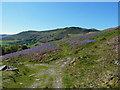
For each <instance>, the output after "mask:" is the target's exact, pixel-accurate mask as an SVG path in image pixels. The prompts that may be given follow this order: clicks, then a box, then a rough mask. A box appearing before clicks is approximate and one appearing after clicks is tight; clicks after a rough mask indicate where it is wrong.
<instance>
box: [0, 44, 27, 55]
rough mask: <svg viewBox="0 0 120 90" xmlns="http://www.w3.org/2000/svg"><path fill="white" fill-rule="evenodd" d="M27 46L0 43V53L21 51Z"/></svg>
mask: <svg viewBox="0 0 120 90" xmlns="http://www.w3.org/2000/svg"><path fill="white" fill-rule="evenodd" d="M28 48H29V47H28V46H27V45H19V44H14V45H11V46H8V47H6V46H2V45H0V51H1V52H0V55H5V54H9V53H13V52H17V51H21V50H24V49H28Z"/></svg>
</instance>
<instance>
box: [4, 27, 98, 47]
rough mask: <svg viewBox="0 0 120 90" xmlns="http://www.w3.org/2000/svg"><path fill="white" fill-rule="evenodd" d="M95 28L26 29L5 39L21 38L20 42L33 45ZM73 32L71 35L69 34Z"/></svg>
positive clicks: (91, 30) (93, 30) (92, 30)
mask: <svg viewBox="0 0 120 90" xmlns="http://www.w3.org/2000/svg"><path fill="white" fill-rule="evenodd" d="M95 31H98V30H95V29H84V28H79V27H69V28H61V29H55V30H49V31H25V32H21V33H18V34H15V35H11V36H8V37H4V38H3V41H5V40H8V41H11V40H20V41H18V42H14V43H18V44H27V45H29V44H30V45H33V44H37V43H39V42H40V43H46V42H50V41H55V40H60V39H63V38H67V37H71V36H74V34H81V33H82V34H83V33H88V32H95ZM69 34H71V35H69Z"/></svg>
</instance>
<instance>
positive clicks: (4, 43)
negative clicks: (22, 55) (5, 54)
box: [0, 40, 19, 46]
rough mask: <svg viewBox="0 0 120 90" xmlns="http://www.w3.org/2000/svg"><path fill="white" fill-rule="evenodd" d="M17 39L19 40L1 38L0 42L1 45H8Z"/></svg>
mask: <svg viewBox="0 0 120 90" xmlns="http://www.w3.org/2000/svg"><path fill="white" fill-rule="evenodd" d="M17 41H19V40H2V41H0V42H2V43H1V45H3V46H9V45H10V44H11V43H14V42H17Z"/></svg>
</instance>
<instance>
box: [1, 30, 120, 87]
mask: <svg viewBox="0 0 120 90" xmlns="http://www.w3.org/2000/svg"><path fill="white" fill-rule="evenodd" d="M117 35H118V31H117V30H114V31H110V32H106V33H104V34H101V35H96V36H94V37H91V38H92V39H93V40H98V41H96V42H92V43H88V44H85V45H82V46H79V47H77V48H73V49H71V48H70V47H69V45H68V44H66V43H59V42H57V41H54V43H56V44H57V45H59V46H60V47H61V50H59V51H56V52H49V53H46V55H45V56H44V58H43V60H41V61H33V60H32V59H33V58H34V57H33V58H31V57H32V55H31V57H29V58H25V57H21V56H20V57H19V58H17V59H5V60H3V64H6V65H10V66H11V65H12V66H14V67H16V68H19V69H20V72H12V71H9V72H8V71H4V72H3V80H4V81H7V80H8V82H5V83H3V86H4V87H8V88H10V87H14V88H27V87H30V86H31V85H36V83H39V85H38V86H37V88H52V87H53V86H52V85H53V81H54V78H55V77H57V76H59V74H58V75H57V74H49V70H55V72H56V71H58V70H60V65H62V64H63V62H60V63H58V64H59V65H57V66H54V64H55V63H56V62H58V61H60V60H66V59H67V58H69V57H70V58H71V60H70V61H69V62H68V63H67V64H66V65H65V66H64V67H63V68H62V69H61V70H62V88H90V87H91V88H93V87H96V88H107V87H108V88H118V83H116V82H117V80H118V73H117V69H118V66H116V65H114V64H113V63H114V61H117V60H118V56H117V52H111V51H110V50H111V48H112V47H114V46H115V44H114V43H113V44H112V43H110V44H109V45H108V44H106V42H107V41H110V40H111V39H112V38H115V37H116V36H117ZM87 38H88V37H85V38H84V39H87ZM73 58H76V61H75V63H74V64H71V62H72V60H73ZM41 63H44V64H45V63H47V65H48V66H45V65H36V64H41ZM50 65H53V66H50ZM55 65H56V64H55ZM31 74H35V75H36V77H35V76H32V77H29V75H31ZM112 77H113V79H112V80H110V78H112ZM38 78H40V79H41V80H40V81H37V82H36V81H35V79H38ZM20 83H24V84H23V85H20Z"/></svg>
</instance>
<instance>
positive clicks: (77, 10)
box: [2, 2, 118, 33]
mask: <svg viewBox="0 0 120 90" xmlns="http://www.w3.org/2000/svg"><path fill="white" fill-rule="evenodd" d="M2 25H3V29H2V33H19V32H22V31H28V30H37V31H41V30H51V29H56V28H64V27H71V26H77V27H83V28H96V29H100V30H102V29H106V28H111V27H115V26H117V25H118V3H117V2H56V3H55V2H3V3H2Z"/></svg>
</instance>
